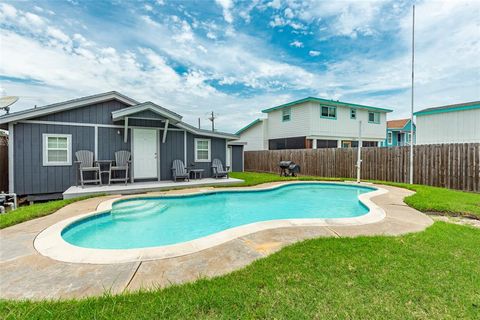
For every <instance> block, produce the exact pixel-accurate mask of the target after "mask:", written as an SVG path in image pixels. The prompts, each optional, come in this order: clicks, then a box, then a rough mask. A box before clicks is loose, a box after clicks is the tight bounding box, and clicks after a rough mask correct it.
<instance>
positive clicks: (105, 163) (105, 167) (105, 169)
mask: <svg viewBox="0 0 480 320" xmlns="http://www.w3.org/2000/svg"><path fill="white" fill-rule="evenodd" d="M96 162H97V163H98V166H99V167H100V180H102V175H103V174H108V184H109V185H110V179H111V178H112V171H111V170H110V167H111V166H112V162H113V160H97V161H96Z"/></svg>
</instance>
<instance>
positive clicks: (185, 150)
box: [183, 130, 188, 167]
mask: <svg viewBox="0 0 480 320" xmlns="http://www.w3.org/2000/svg"><path fill="white" fill-rule="evenodd" d="M183 163H184V164H185V165H186V166H187V167H188V163H187V131H186V130H183Z"/></svg>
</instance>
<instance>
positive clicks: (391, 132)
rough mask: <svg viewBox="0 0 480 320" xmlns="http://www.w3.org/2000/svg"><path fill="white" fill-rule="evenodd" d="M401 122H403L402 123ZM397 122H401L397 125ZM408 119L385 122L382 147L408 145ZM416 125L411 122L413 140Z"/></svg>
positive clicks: (409, 122) (409, 124) (409, 127)
mask: <svg viewBox="0 0 480 320" xmlns="http://www.w3.org/2000/svg"><path fill="white" fill-rule="evenodd" d="M402 122H403V123H402ZM399 123H401V124H400V125H399ZM410 130H411V121H410V119H401V120H392V121H388V122H387V135H386V139H385V141H384V142H383V143H382V145H383V146H384V147H399V146H408V145H410V139H409V135H410ZM415 131H416V127H415V124H413V141H415Z"/></svg>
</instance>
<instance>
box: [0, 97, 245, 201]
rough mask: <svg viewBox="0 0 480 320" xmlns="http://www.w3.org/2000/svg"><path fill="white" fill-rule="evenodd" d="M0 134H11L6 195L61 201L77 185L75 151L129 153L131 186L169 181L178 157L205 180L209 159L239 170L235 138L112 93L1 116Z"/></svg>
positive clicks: (99, 155)
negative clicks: (200, 171)
mask: <svg viewBox="0 0 480 320" xmlns="http://www.w3.org/2000/svg"><path fill="white" fill-rule="evenodd" d="M0 129H6V130H8V132H9V136H10V144H9V149H8V157H9V191H10V192H15V193H17V194H18V195H30V196H32V195H37V196H39V195H48V194H50V195H55V194H58V195H59V194H61V193H62V192H64V191H65V190H67V189H68V188H69V187H70V186H73V185H75V184H76V180H77V170H78V169H77V166H76V165H75V163H74V162H75V152H76V151H78V150H91V151H93V152H94V155H95V159H96V160H111V159H114V154H115V152H116V151H120V150H128V151H130V152H131V153H132V165H131V177H132V180H133V181H134V182H139V181H160V180H171V179H172V170H171V168H172V162H173V160H175V159H180V160H182V161H183V162H184V163H185V164H186V165H187V166H193V167H194V168H198V169H204V170H205V171H204V176H207V177H209V176H211V174H212V169H211V163H212V160H213V159H220V160H221V161H222V163H223V164H224V165H225V164H226V163H227V161H228V162H229V163H228V164H230V165H231V167H232V169H233V171H242V170H243V145H241V144H237V143H235V142H234V141H233V140H235V139H238V136H236V135H234V134H229V133H222V132H212V131H208V130H202V129H197V128H195V127H193V126H191V125H189V124H186V123H185V122H183V121H182V116H180V115H179V114H177V113H175V112H172V111H170V110H167V109H165V108H163V107H161V106H159V105H156V104H155V103H153V102H143V103H139V102H138V101H135V100H133V99H131V98H129V97H127V96H124V95H122V94H120V93H118V92H115V91H112V92H106V93H102V94H97V95H93V96H88V97H84V98H79V99H74V100H69V101H65V102H60V103H55V104H51V105H47V106H44V107H38V108H34V109H29V110H25V111H20V112H15V113H11V114H6V115H3V116H0Z"/></svg>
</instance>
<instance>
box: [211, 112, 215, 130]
mask: <svg viewBox="0 0 480 320" xmlns="http://www.w3.org/2000/svg"><path fill="white" fill-rule="evenodd" d="M211 119H212V131H215V115H214V114H213V111H212V118H211Z"/></svg>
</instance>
